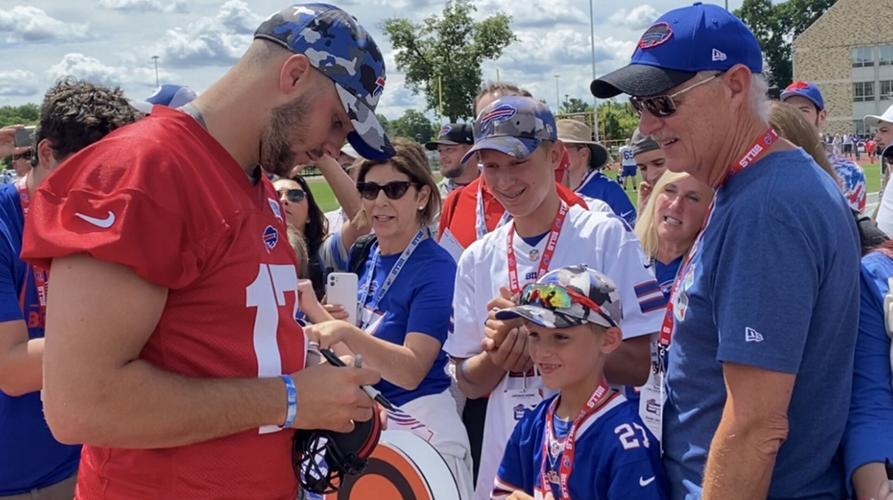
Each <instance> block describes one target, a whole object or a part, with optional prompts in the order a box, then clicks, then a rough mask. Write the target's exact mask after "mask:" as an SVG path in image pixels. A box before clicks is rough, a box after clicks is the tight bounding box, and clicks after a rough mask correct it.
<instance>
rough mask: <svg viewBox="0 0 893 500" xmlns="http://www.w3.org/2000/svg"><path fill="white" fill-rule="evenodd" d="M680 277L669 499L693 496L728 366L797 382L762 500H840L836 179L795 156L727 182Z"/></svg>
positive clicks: (847, 243) (842, 316)
mask: <svg viewBox="0 0 893 500" xmlns="http://www.w3.org/2000/svg"><path fill="white" fill-rule="evenodd" d="M685 273H686V274H685V276H681V277H680V279H682V283H681V285H680V290H679V293H677V294H676V297H674V314H675V316H676V325H677V326H676V331H675V333H674V335H673V340H672V345H671V346H670V351H669V356H668V368H667V382H666V383H667V402H666V405H665V407H664V415H663V426H664V427H663V445H664V465H665V467H666V469H667V475H668V476H669V478H670V484H671V485H672V487H673V497H674V498H696V497H699V496H700V494H701V485H702V482H703V472H704V466H705V464H706V458H707V450H708V448H709V446H710V442H711V440H712V439H713V434H714V432H715V431H716V427H717V425H718V424H719V421H720V417H721V414H722V411H723V406H724V405H725V402H726V390H725V385H724V382H723V371H722V363H724V362H730V363H737V364H743V365H748V366H753V367H757V368H761V369H764V370H771V371H775V372H783V373H790V374H795V375H796V381H795V383H794V387H793V394H792V397H791V402H790V407H789V410H788V422H789V432H788V436H787V439H786V440H785V442H784V443H783V444H782V446H781V449H780V450H779V452H778V455H777V457H776V461H775V468H774V470H773V472H772V484H771V486H770V489H769V497H771V498H792V497H798V498H811V497H820V496H822V497H833V498H842V497H843V495H845V487H844V481H843V475H844V472H843V464H842V461H841V460H840V457H839V456H838V454H837V450H838V445H839V444H840V439H841V437H842V435H843V431H844V426H845V425H846V420H847V408H849V401H850V391H851V388H852V387H851V386H852V373H853V350H854V347H855V342H856V328H857V321H858V315H859V296H858V292H859V235H858V233H857V231H856V226H855V223H854V221H853V216H852V214H851V212H850V210H849V207H848V206H847V204H846V201H845V200H844V199H843V197H842V196H841V194H840V191H839V189H838V187H837V185H836V184H835V183H834V181H833V179H832V178H831V177H830V176H828V175H827V174H826V173H824V172H822V171H821V169H819V168H818V166H817V165H816V164H815V162H814V161H813V160H812V159H811V158H810V157H808V156H806V154H805V153H803V152H802V151H801V150H790V151H781V152H777V153H773V154H770V155H768V156H767V157H765V158H764V159H762V160H761V161H759V162H757V163H756V164H754V165H753V166H751V167H750V168H748V169H746V170H744V171H743V172H741V173H739V174H738V175H735V176H733V177H731V178H730V179H729V180H728V181H727V182H726V184H725V185H724V186H723V187H722V188H720V189H719V190H718V191H717V194H716V206H715V211H714V213H713V217H712V219H711V221H710V224H709V225H708V227H707V229H706V230H705V231H704V235H703V239H702V241H701V244H700V246H699V248H698V250H697V251H696V253H695V255H694V257H693V258H692V260H691V264H690V266H689V267H688V269H687V270H686V271H685ZM767 390H771V388H767Z"/></svg>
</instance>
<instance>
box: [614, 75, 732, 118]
mask: <svg viewBox="0 0 893 500" xmlns="http://www.w3.org/2000/svg"><path fill="white" fill-rule="evenodd" d="M720 74H721V73H717V74H715V75H713V76H711V77H710V78H705V79H703V80H701V81H699V82H695V83H694V84H692V85H689V86H688V87H685V88H684V89H682V90H680V91H678V92H674V93H672V94H670V95H655V96H651V97H630V98H629V102H630V104H632V105H633V109H635V110H636V113H638V114H639V115H641V114H642V113H644V112H645V111H648V112H649V113H651V114H652V115H654V116H656V117H658V118H666V117H668V116H670V115H672V114H673V113H675V112H676V101H674V100H673V98H674V97H679V96H680V95H682V94H684V93H686V92H688V91H689V90H692V89H694V88H696V87H700V86H701V85H704V84H705V83H707V82H709V81H711V80H714V79H715V78H717V77H719V75H720Z"/></svg>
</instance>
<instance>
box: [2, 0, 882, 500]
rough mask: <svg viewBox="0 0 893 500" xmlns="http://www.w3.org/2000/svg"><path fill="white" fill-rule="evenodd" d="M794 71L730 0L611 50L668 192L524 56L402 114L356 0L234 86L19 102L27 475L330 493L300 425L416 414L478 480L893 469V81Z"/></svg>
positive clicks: (499, 494)
mask: <svg viewBox="0 0 893 500" xmlns="http://www.w3.org/2000/svg"><path fill="white" fill-rule="evenodd" d="M762 72H763V57H762V52H761V50H760V47H759V44H758V43H757V40H756V38H755V37H754V35H753V34H752V33H751V32H750V30H749V29H748V28H747V27H746V26H745V25H744V24H743V23H742V22H741V21H740V20H739V19H737V18H736V17H734V16H732V15H731V14H729V13H728V12H727V11H726V10H724V9H721V8H719V7H716V6H713V5H703V4H700V3H697V4H694V5H692V6H688V7H683V8H680V9H675V10H673V11H670V12H668V13H666V14H664V15H663V16H661V17H660V18H659V19H657V20H655V22H654V23H653V24H652V25H651V26H650V27H649V28H648V29H647V30H646V31H645V32H644V34H643V35H642V37H641V39H640V41H639V42H638V44H637V48H636V50H635V52H634V54H633V55H632V58H631V61H630V63H629V64H628V65H627V66H625V67H623V68H620V69H618V70H616V71H614V72H612V73H609V74H607V75H604V76H602V77H600V78H598V79H596V80H594V81H593V82H592V84H591V90H592V93H593V94H594V95H595V96H596V97H599V98H612V97H614V96H617V95H619V94H627V95H629V96H630V100H631V103H632V106H633V107H634V109H635V110H636V111H637V113H638V114H639V117H640V123H639V125H638V129H637V130H636V131H635V133H634V135H633V136H632V137H630V138H629V141H628V143H627V145H625V146H624V147H623V148H622V149H621V152H620V155H621V158H620V159H619V160H620V161H621V163H622V164H623V169H624V170H623V172H622V176H623V179H622V181H623V182H634V180H635V178H636V176H637V175H639V176H640V179H641V182H639V183H638V184H637V185H634V187H635V188H636V190H637V194H638V198H637V204H636V205H634V204H633V203H632V202H631V201H630V199H629V197H628V196H627V194H626V193H625V192H624V189H623V187H622V186H621V185H620V184H618V183H617V182H616V181H614V180H612V179H610V178H609V177H608V176H607V175H605V173H604V168H605V166H606V165H607V164H608V163H609V162H610V161H611V158H610V155H609V154H608V151H607V150H606V149H605V148H604V147H603V146H602V145H601V144H600V143H599V142H598V141H597V140H596V139H595V138H594V136H593V131H592V129H591V128H590V127H589V125H587V124H586V123H584V122H582V121H578V120H571V119H561V120H556V119H555V117H554V115H553V113H552V111H550V110H549V109H548V107H547V106H546V105H545V104H543V102H541V101H540V100H538V99H537V98H536V97H535V96H532V95H531V94H530V93H529V92H528V91H526V90H524V89H523V88H520V87H518V86H515V85H512V84H508V83H505V82H499V83H492V84H488V85H485V86H484V87H483V88H482V89H481V90H480V93H479V94H478V96H477V97H476V99H475V102H474V103H473V107H474V113H475V116H476V118H475V120H474V122H473V123H467V124H461V123H451V124H447V125H445V126H444V127H443V128H442V129H441V130H440V132H439V134H438V136H437V137H436V138H435V139H434V140H432V141H431V142H429V143H427V144H425V145H421V144H417V143H415V142H414V141H412V140H410V139H404V138H393V140H392V139H391V138H388V137H387V135H386V134H385V133H384V130H383V129H382V127H381V125H380V124H379V123H378V119H377V118H376V116H375V113H374V111H375V108H376V105H377V103H378V100H379V97H380V96H381V93H382V92H383V91H384V86H385V81H386V78H385V68H384V62H383V59H382V56H381V53H380V52H379V50H378V48H377V46H376V45H375V42H374V41H373V40H372V38H371V37H370V36H369V35H368V33H367V32H366V31H365V30H364V29H363V27H362V26H361V25H360V24H359V23H358V22H357V20H356V19H354V18H353V17H351V16H350V15H349V14H347V13H346V12H344V11H342V10H340V9H339V8H336V7H332V6H328V5H324V4H306V5H298V6H292V7H289V8H286V9H284V10H282V11H280V12H278V13H276V14H274V15H273V16H272V17H270V18H269V19H267V20H266V21H264V22H263V23H262V24H261V25H260V26H259V27H258V29H257V31H256V33H255V39H254V41H253V43H252V44H251V45H250V47H249V48H248V50H247V52H246V53H245V55H244V56H243V57H242V58H241V59H240V60H239V61H238V62H237V63H236V65H235V66H234V67H233V68H232V69H231V70H230V71H229V72H227V74H226V75H224V76H223V77H222V78H221V79H220V80H219V81H218V82H216V83H215V84H213V85H212V86H211V87H210V88H209V89H207V90H206V91H204V92H203V93H202V94H201V95H196V94H195V92H192V91H191V89H189V88H188V87H181V86H165V87H163V88H162V89H160V90H159V92H158V93H156V94H155V95H154V96H152V97H151V98H150V99H149V104H148V105H147V104H146V103H137V102H135V101H133V100H128V99H126V98H125V97H124V95H123V93H122V92H121V91H120V90H119V89H108V88H105V87H103V86H101V85H95V84H92V83H88V82H85V81H79V80H75V79H63V80H60V81H59V82H57V83H56V84H55V85H54V86H53V87H52V88H51V89H49V90H48V91H47V93H46V96H45V98H44V101H43V103H42V106H41V113H40V119H39V123H38V124H37V127H36V129H35V130H34V131H33V132H30V131H29V133H30V137H28V138H27V142H22V141H23V140H24V139H23V138H25V137H26V136H28V134H25V133H23V130H24V129H23V128H22V127H20V126H12V127H7V128H3V129H0V156H11V157H12V165H13V168H14V171H15V176H10V179H9V180H10V181H11V182H9V183H7V184H6V185H5V186H3V187H2V188H0V238H2V239H3V240H4V241H3V245H0V248H2V251H0V259H2V265H0V277H2V279H0V313H2V317H0V330H2V332H0V449H3V450H4V455H3V456H2V457H0V498H15V499H24V498H47V499H62V498H66V499H67V498H72V496H76V497H77V498H82V499H93V498H122V499H134V498H146V499H149V498H152V499H154V498H264V499H273V498H276V499H295V498H307V499H310V498H319V497H316V496H313V495H314V493H312V492H310V491H305V490H302V489H301V488H300V487H299V484H307V483H306V478H302V477H297V475H296V473H295V470H294V469H293V460H294V458H293V456H292V451H293V446H294V444H293V438H294V436H295V430H296V429H297V430H327V431H332V432H338V433H351V432H355V431H356V430H357V429H359V428H360V426H359V425H358V424H360V423H362V422H367V421H370V419H372V420H375V419H377V418H383V419H385V420H386V426H387V427H388V428H389V429H391V430H393V431H400V432H412V433H416V434H419V435H421V437H423V439H424V440H425V441H427V443H428V444H429V445H430V446H431V447H432V448H433V449H434V450H436V452H437V453H438V454H439V456H440V457H442V458H443V461H444V462H445V463H446V465H447V467H448V469H449V472H450V474H451V476H452V481H453V482H454V483H455V485H456V488H457V491H458V492H459V496H460V498H463V499H466V498H469V499H470V498H474V499H488V498H510V499H514V500H523V499H533V498H553V499H556V500H557V499H567V498H574V499H586V498H592V499H603V498H612V499H621V498H678V499H683V498H684V499H688V498H709V499H729V498H742V499H752V498H767V497H768V498H859V499H863V498H865V499H878V500H891V499H893V491H891V486H890V484H891V483H890V481H889V479H890V477H889V476H888V475H889V474H891V472H893V470H890V465H889V460H890V459H891V458H893V376H891V364H893V349H891V340H890V338H891V331H893V317H891V314H893V311H891V309H890V305H891V301H893V298H891V297H893V291H891V289H890V283H891V279H893V243H891V242H890V241H889V239H888V235H891V234H893V224H891V221H893V194H891V193H887V192H884V193H883V195H882V199H881V203H880V206H879V209H878V213H877V215H876V217H874V216H873V214H866V213H865V210H866V195H867V189H866V185H865V175H864V172H863V171H862V168H861V167H860V166H859V164H858V163H857V162H858V161H859V159H860V155H861V154H862V153H863V152H864V154H866V155H867V156H868V158H869V160H871V161H874V158H876V157H877V158H880V160H881V161H882V162H885V161H890V160H893V107H891V108H890V110H888V111H887V112H886V113H885V114H883V115H881V116H869V117H866V126H867V127H870V128H873V129H875V130H876V133H875V134H874V135H872V136H866V137H857V136H854V135H851V134H843V135H840V136H837V135H835V136H831V135H829V134H825V133H824V130H823V129H824V127H825V121H826V118H827V112H826V110H825V107H824V101H823V99H822V95H821V92H820V90H819V88H818V87H817V86H816V85H814V84H812V83H810V82H803V81H797V82H793V83H792V84H791V85H790V86H788V87H787V88H786V89H785V90H784V92H783V93H782V94H781V99H780V100H779V101H773V102H770V100H769V99H768V97H767V96H766V91H767V83H766V80H765V78H764V77H763V76H762ZM153 105H154V106H153ZM234 117H238V119H234ZM425 149H427V150H429V151H435V150H436V151H437V154H438V156H439V159H440V165H441V174H442V180H441V181H440V182H438V181H437V179H436V178H435V176H434V174H433V173H432V170H431V166H430V165H429V162H428V157H427V155H426V152H425ZM308 166H313V167H315V168H316V169H318V170H319V172H320V173H321V174H322V176H323V177H324V179H325V182H327V184H328V185H329V186H330V187H331V189H332V192H333V193H334V195H335V197H336V198H337V200H338V202H339V205H340V208H339V209H338V210H335V211H333V212H329V213H324V212H323V211H322V210H321V208H320V206H319V204H318V203H317V201H316V200H315V199H314V196H313V192H312V190H311V187H310V184H309V183H308V181H307V180H306V179H305V178H304V177H303V176H302V175H301V173H302V172H303V171H304V169H306V168H307V167H308ZM889 185H890V183H888V184H887V186H889ZM631 187H633V186H631ZM888 190H889V189H888ZM888 195H889V196H888ZM875 220H876V221H877V224H875ZM345 275H349V276H353V277H354V279H355V281H354V283H356V285H357V286H356V297H355V299H356V300H355V301H354V300H353V299H354V297H348V298H347V299H346V300H344V298H343V297H342V301H343V302H346V303H339V302H338V301H336V300H333V297H331V296H328V295H327V284H328V283H330V279H329V278H331V277H333V276H345ZM50 283H52V286H50ZM329 352H331V353H333V354H334V355H336V356H340V357H341V358H342V359H344V360H351V361H352V362H351V363H348V366H344V367H336V366H334V365H333V364H331V363H330V362H325V361H323V360H322V358H321V357H320V356H319V355H320V353H323V354H328V353H329ZM324 357H325V356H323V358H324ZM375 394H378V395H379V396H375ZM373 397H375V398H376V399H374V400H373ZM383 400H386V401H388V402H389V403H390V404H389V405H386V406H388V407H387V408H386V411H385V412H384V413H383V415H381V416H379V411H380V410H382V407H381V406H379V403H381V401H383ZM376 401H378V403H376ZM391 405H392V406H391ZM419 428H423V429H424V433H423V434H422V433H419V431H418V429H419ZM885 464H886V467H885ZM329 465H330V466H332V465H333V464H329ZM434 494H435V497H436V495H437V492H434Z"/></svg>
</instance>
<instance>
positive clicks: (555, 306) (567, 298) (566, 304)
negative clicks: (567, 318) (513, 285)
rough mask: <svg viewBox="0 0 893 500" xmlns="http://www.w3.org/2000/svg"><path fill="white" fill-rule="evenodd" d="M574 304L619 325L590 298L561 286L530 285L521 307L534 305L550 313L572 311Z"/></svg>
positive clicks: (610, 323)
mask: <svg viewBox="0 0 893 500" xmlns="http://www.w3.org/2000/svg"><path fill="white" fill-rule="evenodd" d="M574 304H579V305H581V306H583V307H585V308H587V309H589V310H590V311H593V312H595V313H596V314H598V315H599V316H601V317H602V318H604V320H605V321H607V322H608V324H609V325H611V326H617V323H615V322H614V320H613V319H611V316H609V315H608V314H607V313H605V311H604V310H603V309H602V308H601V307H600V306H599V305H598V304H596V303H595V302H593V301H592V299H590V298H589V297H586V296H585V295H582V294H579V293H577V292H575V291H573V290H570V289H567V288H565V287H563V286H559V285H551V284H542V283H530V284H528V285H527V286H525V287H524V289H523V290H521V299H520V301H519V305H522V306H524V305H533V306H538V307H542V308H544V309H548V310H550V311H556V312H562V310H567V309H570V308H571V307H572V306H573V305H574Z"/></svg>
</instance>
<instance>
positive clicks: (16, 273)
mask: <svg viewBox="0 0 893 500" xmlns="http://www.w3.org/2000/svg"><path fill="white" fill-rule="evenodd" d="M24 226H25V220H24V217H23V214H22V206H21V203H20V201H19V193H18V191H17V190H16V187H15V185H14V184H6V185H4V186H2V187H0V322H5V321H24V322H25V324H26V325H27V326H28V337H29V338H32V339H35V338H41V337H43V327H44V318H43V316H42V315H41V314H40V303H39V302H38V300H37V288H36V286H35V284H34V277H33V276H32V275H31V272H30V266H28V264H26V263H24V262H22V261H21V260H20V259H19V253H20V252H21V250H22V231H23V229H24ZM23 287H24V294H23V295H22V288H23ZM21 299H24V300H22V302H23V303H24V311H23V310H22V305H21V303H20V300H21ZM80 454H81V447H80V446H67V445H63V444H61V443H59V442H58V441H56V440H55V439H53V435H52V434H51V433H50V429H49V427H48V426H47V423H46V420H45V419H44V416H43V404H42V403H41V401H40V392H39V391H35V392H31V393H28V394H25V395H22V396H18V397H13V396H9V395H7V394H5V393H3V392H0V496H4V495H16V494H18V493H24V492H27V491H30V490H32V489H34V488H43V487H46V486H49V485H52V484H54V483H58V482H59V481H62V480H63V479H65V478H67V477H68V476H70V475H72V474H74V472H75V471H76V470H77V467H78V460H79V458H80Z"/></svg>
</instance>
